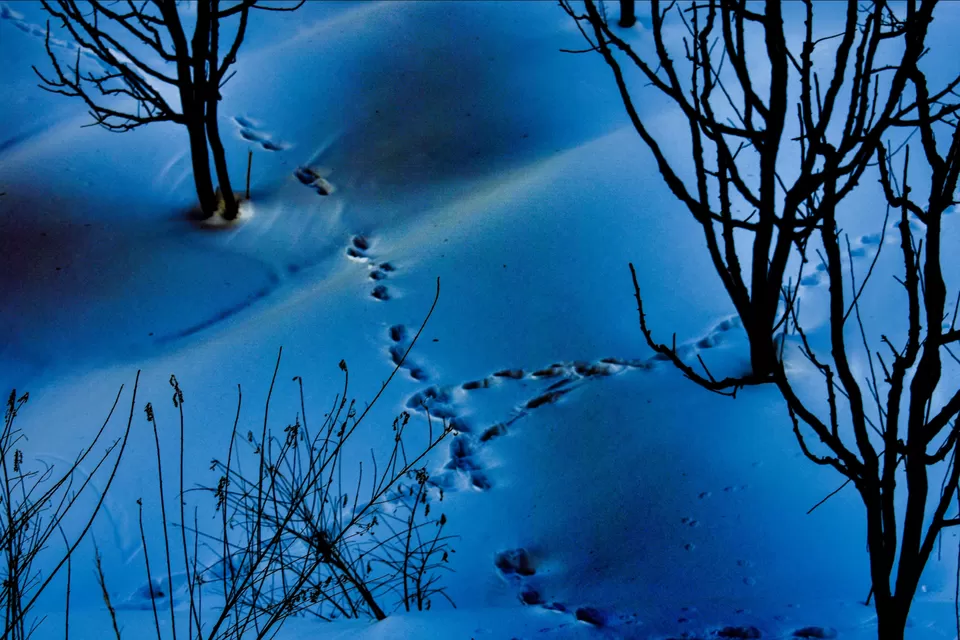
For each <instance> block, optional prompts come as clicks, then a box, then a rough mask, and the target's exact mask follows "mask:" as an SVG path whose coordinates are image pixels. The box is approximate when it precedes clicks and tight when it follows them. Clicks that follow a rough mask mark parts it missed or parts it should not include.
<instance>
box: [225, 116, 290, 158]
mask: <svg viewBox="0 0 960 640" xmlns="http://www.w3.org/2000/svg"><path fill="white" fill-rule="evenodd" d="M233 124H235V125H236V127H237V133H238V134H239V135H240V137H241V138H243V139H244V140H246V141H248V142H253V143H255V144H258V145H260V146H261V147H262V148H263V149H264V150H266V151H286V150H287V149H289V148H290V145H289V144H287V143H286V142H281V141H278V140H274V139H273V136H272V135H271V134H269V133H267V132H265V131H263V130H262V129H261V128H260V125H259V123H258V122H257V121H255V120H253V119H252V118H248V117H245V116H234V117H233Z"/></svg>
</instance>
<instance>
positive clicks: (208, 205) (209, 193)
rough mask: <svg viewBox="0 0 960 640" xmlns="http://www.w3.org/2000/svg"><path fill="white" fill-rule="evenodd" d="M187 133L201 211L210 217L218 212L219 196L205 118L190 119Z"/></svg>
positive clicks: (197, 116) (193, 117) (195, 116)
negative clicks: (215, 185)
mask: <svg viewBox="0 0 960 640" xmlns="http://www.w3.org/2000/svg"><path fill="white" fill-rule="evenodd" d="M187 133H188V134H189V135H190V160H191V163H192V165H193V182H194V185H195V186H196V188H197V197H198V198H199V200H200V210H201V211H203V213H204V215H206V216H207V217H209V216H212V215H213V214H214V212H216V210H217V194H216V191H215V190H214V188H213V180H212V179H211V177H210V157H209V154H208V153H207V135H206V132H205V131H204V123H203V118H202V117H200V116H199V115H194V116H192V117H190V122H189V124H187Z"/></svg>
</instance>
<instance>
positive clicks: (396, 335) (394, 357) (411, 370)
mask: <svg viewBox="0 0 960 640" xmlns="http://www.w3.org/2000/svg"><path fill="white" fill-rule="evenodd" d="M387 333H388V335H389V336H390V342H391V343H392V344H391V345H390V348H389V349H388V352H389V353H390V360H391V362H393V364H394V365H395V366H399V367H400V368H401V369H404V370H406V372H407V373H408V374H409V375H410V377H411V378H413V379H414V380H417V381H418V382H426V381H427V380H429V379H430V375H429V374H428V373H427V372H426V370H425V369H424V368H423V367H421V366H420V365H418V364H416V362H415V361H414V360H413V359H411V358H408V357H405V356H406V354H407V351H408V350H409V348H410V339H411V338H410V337H409V336H408V332H407V328H406V327H405V326H404V325H402V324H395V325H393V326H392V327H390V329H389V331H388V332H387ZM412 401H413V400H412V399H411V400H408V401H407V406H408V407H409V408H411V409H415V410H417V411H420V410H421V407H420V406H413V405H411V404H410V403H411V402H412ZM431 415H433V414H431ZM436 417H439V416H436Z"/></svg>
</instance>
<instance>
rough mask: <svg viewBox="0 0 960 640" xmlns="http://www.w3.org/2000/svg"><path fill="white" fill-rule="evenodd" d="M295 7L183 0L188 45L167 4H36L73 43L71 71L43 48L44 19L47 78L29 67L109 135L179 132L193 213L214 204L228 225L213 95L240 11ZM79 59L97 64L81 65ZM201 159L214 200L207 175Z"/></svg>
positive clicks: (238, 35)
mask: <svg viewBox="0 0 960 640" xmlns="http://www.w3.org/2000/svg"><path fill="white" fill-rule="evenodd" d="M304 1H305V0H300V2H298V3H297V4H296V5H287V6H266V5H262V4H258V3H257V0H240V1H238V2H231V3H228V2H221V1H220V0H201V1H200V2H197V3H191V6H193V7H195V8H196V17H195V21H194V28H193V35H192V36H190V37H189V40H188V35H187V26H188V25H187V20H186V15H182V14H181V8H182V6H183V5H182V4H181V3H180V2H176V1H175V0H138V1H136V2H134V0H126V1H125V2H103V1H102V0H90V1H89V2H82V3H78V2H77V1H76V0H42V1H41V3H42V5H43V8H44V9H45V10H46V11H47V13H48V14H49V15H50V16H51V17H52V18H54V19H55V21H56V22H55V24H59V26H62V27H63V28H65V29H66V30H67V31H68V32H69V34H70V36H71V37H72V38H73V40H74V41H75V42H76V44H77V45H78V47H77V50H76V58H75V60H74V61H73V64H72V66H71V65H68V64H66V63H64V62H61V61H59V60H58V59H57V56H56V55H55V54H54V51H53V48H51V44H50V21H49V20H48V21H47V38H46V48H47V54H48V56H49V58H50V61H51V63H52V64H53V71H54V74H53V75H52V76H51V77H47V76H45V75H43V74H42V73H41V72H40V71H39V70H38V69H37V68H36V67H34V68H33V69H34V71H35V72H36V73H37V75H38V76H39V77H40V79H41V81H42V83H41V84H40V87H41V88H43V89H46V90H47V91H51V92H53V93H59V94H61V95H65V96H69V97H78V98H81V99H82V100H83V101H84V102H85V103H86V105H87V107H88V108H89V110H90V115H91V116H93V119H94V123H93V124H95V125H99V126H101V127H103V128H105V129H107V130H109V131H115V132H124V131H130V130H131V129H135V128H137V127H140V126H143V125H145V124H150V123H152V122H175V123H177V124H181V125H183V126H185V127H186V129H187V134H188V135H189V139H190V157H191V160H192V163H193V177H194V182H195V185H196V189H197V196H198V198H199V199H200V209H201V211H202V212H203V214H204V215H206V216H210V215H213V214H214V213H215V212H216V211H217V209H218V207H219V206H221V205H222V207H223V216H224V218H226V219H228V220H232V219H234V218H236V216H237V214H238V212H239V203H238V202H237V198H236V196H235V195H234V192H233V187H232V185H231V183H230V176H229V172H228V169H227V159H226V154H225V152H224V149H223V143H222V142H221V139H220V129H219V123H218V117H217V108H218V103H219V101H220V100H221V99H222V96H221V94H220V89H222V88H223V86H224V85H225V84H226V83H227V81H229V80H230V78H231V77H232V76H233V74H234V73H236V72H235V71H234V72H231V73H228V72H229V71H230V67H231V66H232V65H233V64H234V63H235V62H236V61H237V52H238V51H239V49H240V45H241V44H242V43H243V39H244V36H245V35H246V31H247V25H248V22H249V18H250V12H251V11H252V10H256V9H259V10H263V11H294V10H296V9H298V8H299V7H300V6H302V5H303V2H304ZM191 17H192V16H191ZM233 17H236V22H237V25H236V30H235V32H234V33H233V38H232V41H230V44H229V46H228V47H226V48H225V52H223V53H222V52H221V49H222V45H221V42H220V38H221V24H222V22H223V21H224V20H226V19H228V18H233ZM85 56H86V57H90V58H95V59H96V61H97V62H99V64H92V63H89V62H87V61H86V60H84V57H85ZM166 86H169V87H174V88H176V90H177V93H178V97H179V101H180V109H179V111H178V110H177V109H176V108H175V107H174V106H173V105H172V104H171V103H170V101H168V98H166V97H165V96H164V93H165V91H164V89H165V87H166ZM211 155H212V156H213V166H214V170H215V171H216V175H217V182H218V184H219V197H218V194H217V190H215V189H214V182H213V179H212V176H211V168H210V156H211Z"/></svg>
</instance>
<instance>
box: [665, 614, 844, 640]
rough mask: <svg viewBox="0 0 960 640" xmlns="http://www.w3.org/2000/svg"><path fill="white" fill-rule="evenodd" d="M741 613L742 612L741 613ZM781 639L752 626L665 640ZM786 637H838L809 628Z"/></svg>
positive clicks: (831, 631)
mask: <svg viewBox="0 0 960 640" xmlns="http://www.w3.org/2000/svg"><path fill="white" fill-rule="evenodd" d="M684 610H685V612H687V613H692V612H693V610H692V609H688V608H686V607H685V608H684ZM741 613H742V612H741ZM677 622H678V623H680V624H687V623H689V622H691V620H690V618H688V617H687V615H684V616H681V617H680V618H678V619H677ZM766 637H770V638H783V637H784V634H782V633H777V634H775V635H765V634H764V633H763V631H761V630H760V629H758V628H757V627H755V626H753V625H730V626H725V627H718V628H714V629H708V630H705V631H702V632H698V631H683V632H681V633H679V634H678V635H674V636H668V637H667V640H711V639H713V638H723V639H725V640H761V639H762V638H766ZM786 637H789V638H797V639H799V640H833V639H834V638H837V637H839V634H838V633H837V630H836V629H834V628H832V627H819V626H809V627H800V628H798V629H795V630H794V631H792V632H788V635H787V636H786Z"/></svg>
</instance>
